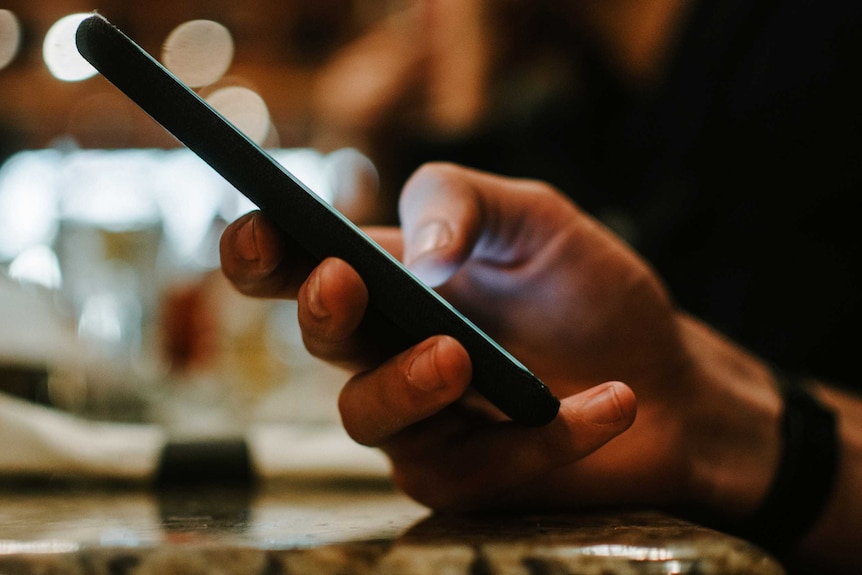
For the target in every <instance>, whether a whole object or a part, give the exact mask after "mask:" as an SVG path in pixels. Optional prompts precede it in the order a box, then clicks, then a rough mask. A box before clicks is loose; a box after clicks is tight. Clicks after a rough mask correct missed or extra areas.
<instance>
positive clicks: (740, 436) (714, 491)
mask: <svg viewBox="0 0 862 575" xmlns="http://www.w3.org/2000/svg"><path fill="white" fill-rule="evenodd" d="M682 323H683V327H682V329H683V330H684V331H685V332H686V334H685V337H684V340H685V341H686V342H688V346H689V350H690V351H689V353H690V356H691V357H692V361H691V372H690V374H689V376H688V377H689V378H690V380H691V382H692V386H693V388H694V389H696V390H697V391H696V393H695V394H694V396H693V397H694V399H693V403H694V405H692V406H691V407H692V408H691V409H689V410H687V414H686V417H687V421H686V426H685V427H686V429H687V430H688V433H687V436H688V442H689V444H688V450H689V454H690V461H691V468H690V493H689V495H690V500H691V502H692V503H693V504H694V505H695V506H696V507H698V508H700V509H702V510H704V511H706V512H707V513H709V514H712V515H715V516H716V517H717V518H719V519H720V520H728V521H733V520H735V519H741V518H744V517H746V516H748V515H750V514H751V513H753V512H754V511H755V510H756V509H757V508H758V507H759V505H760V503H761V501H762V500H763V498H764V497H765V496H766V494H767V492H768V491H769V489H770V486H771V485H772V481H773V479H774V476H775V472H776V468H777V467H778V462H779V459H780V452H781V439H780V421H781V409H782V404H781V397H780V394H779V392H778V391H777V389H776V386H775V380H774V376H773V374H772V372H771V370H770V369H769V366H768V365H767V364H766V363H764V362H762V361H760V360H758V359H757V358H755V357H753V356H752V355H750V354H749V353H747V352H745V351H744V350H742V349H741V348H739V347H738V346H736V345H734V344H733V343H731V342H729V341H728V340H727V339H725V338H724V337H723V336H721V335H720V334H718V333H716V332H714V331H712V330H711V329H710V328H708V327H707V326H705V325H703V324H702V323H700V322H698V321H696V320H694V319H692V318H687V317H686V318H683V320H682Z"/></svg>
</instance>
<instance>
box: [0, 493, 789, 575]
mask: <svg viewBox="0 0 862 575" xmlns="http://www.w3.org/2000/svg"><path fill="white" fill-rule="evenodd" d="M0 573H2V574H3V575H18V574H21V575H23V574H37V573H38V574H51V575H65V574H74V575H78V574H82V575H83V574H88V575H89V574H99V575H101V574H105V575H126V574H128V575H150V574H153V575H155V574H159V575H173V574H195V575H196V574H216V575H233V574H244V575H258V574H259V575H282V574H284V575H287V574H291V575H302V574H315V575H328V574H333V575H335V574H338V575H342V574H343V575H347V574H379V575H389V574H392V575H395V574H398V575H424V574H435V575H438V574H444V575H449V574H451V575H460V574H464V575H510V574H511V575H538V574H542V575H544V574H547V575H556V574H560V575H563V574H589V575H592V574H595V575H613V574H671V573H698V574H701V575H707V574H718V573H720V574H722V575H729V574H740V575H742V574H752V575H754V574H756V575H773V574H774V575H780V574H782V573H783V571H782V568H781V567H780V565H779V564H778V563H777V562H776V561H774V560H773V559H772V558H771V557H769V556H768V555H765V554H764V553H763V552H761V551H760V550H759V549H757V548H756V547H753V546H751V545H749V544H747V543H745V542H743V541H740V540H738V539H735V538H732V537H728V536H726V535H723V534H720V533H718V532H715V531H712V530H709V529H706V528H703V527H700V526H697V525H693V524H690V523H687V522H684V521H680V520H678V519H675V518H672V517H668V516H666V515H663V514H660V513H655V512H649V511H637V512H630V513H622V512H616V513H600V512H591V513H578V514H574V513H571V514H559V515H555V514H521V515H516V516H509V515H499V516H498V515H482V516H457V517H455V516H442V515H435V514H431V513H429V512H428V510H427V509H425V508H423V507H421V506H419V505H417V504H416V503H414V502H412V501H410V500H409V499H407V498H406V497H404V496H403V495H401V494H399V493H397V492H395V491H393V490H392V489H391V487H390V486H389V485H388V484H385V483H381V482H355V481H354V482H332V483H329V484H321V483H319V482H318V483H316V484H310V483H307V482H306V483H294V484H289V483H285V484H279V485H267V486H265V487H260V488H257V489H247V488H236V489H228V488H215V487H208V488H203V487H200V488H194V489H192V488H183V489H179V488H178V489H172V490H162V491H152V490H148V489H131V488H116V487H115V488H104V487H103V488H98V489H97V488H94V487H93V486H89V487H86V486H80V485H79V486H73V485H59V486H58V485H52V484H50V483H48V484H47V485H41V486H35V487H34V486H29V487H27V488H21V487H20V486H19V487H17V488H12V487H7V488H4V489H0Z"/></svg>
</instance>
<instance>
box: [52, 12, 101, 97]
mask: <svg viewBox="0 0 862 575" xmlns="http://www.w3.org/2000/svg"><path fill="white" fill-rule="evenodd" d="M90 16H91V14H88V13H78V14H69V15H68V16H64V17H62V18H60V19H59V20H57V21H56V22H55V23H54V24H53V25H52V26H51V28H50V29H49V30H48V33H47V34H46V35H45V41H44V43H43V44H42V57H43V58H44V59H45V65H46V66H48V70H49V71H50V72H51V74H52V75H53V76H54V77H55V78H57V79H58V80H63V81H65V82H78V81H80V80H86V79H87V78H90V77H92V76H95V75H96V69H95V68H93V66H91V65H90V63H89V62H87V61H86V60H85V59H84V57H83V56H81V54H79V53H78V48H77V46H76V44H75V32H76V31H77V30H78V25H79V24H80V23H81V22H82V21H83V20H84V19H86V18H88V17H90Z"/></svg>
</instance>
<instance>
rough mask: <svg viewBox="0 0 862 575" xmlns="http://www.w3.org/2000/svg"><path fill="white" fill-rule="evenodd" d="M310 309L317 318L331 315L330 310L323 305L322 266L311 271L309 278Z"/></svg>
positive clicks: (322, 318)
mask: <svg viewBox="0 0 862 575" xmlns="http://www.w3.org/2000/svg"><path fill="white" fill-rule="evenodd" d="M307 293H308V299H307V302H308V311H309V312H310V313H311V315H312V316H313V317H314V319H316V320H324V319H326V318H327V317H329V312H328V311H327V310H326V307H325V306H324V305H323V300H322V299H321V297H320V268H318V269H316V270H314V271H313V272H312V273H311V277H309V278H308V288H307Z"/></svg>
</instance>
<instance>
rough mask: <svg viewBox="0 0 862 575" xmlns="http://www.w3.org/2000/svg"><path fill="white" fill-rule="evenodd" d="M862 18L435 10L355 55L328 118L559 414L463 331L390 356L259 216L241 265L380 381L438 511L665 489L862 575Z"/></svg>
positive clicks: (802, 12)
mask: <svg viewBox="0 0 862 575" xmlns="http://www.w3.org/2000/svg"><path fill="white" fill-rule="evenodd" d="M860 24H862V5H859V4H857V3H854V2H849V1H838V0H830V1H829V2H827V3H826V4H823V3H818V4H814V3H812V2H810V1H807V0H780V1H765V0H757V1H755V2H750V1H748V2H746V1H742V0H732V1H731V2H710V1H706V0H702V1H700V2H683V1H680V0H646V1H634V0H612V1H607V0H606V1H592V0H581V1H578V2H567V3H562V4H561V3H551V2H538V3H524V2H519V1H517V0H509V1H504V0H499V1H493V0H485V1H482V0H472V1H469V2H466V1H461V2H459V1H457V0H439V1H435V2H430V1H429V2H421V1H419V2H416V3H414V4H412V5H411V6H410V7H409V9H408V10H407V11H405V12H404V13H401V14H398V15H396V16H393V18H392V19H391V20H389V21H387V22H384V23H383V24H382V25H381V26H380V27H379V28H377V29H375V30H373V31H371V32H370V33H369V34H368V35H367V36H365V37H363V38H360V39H359V40H357V42H355V43H354V44H352V45H351V46H348V47H347V48H345V50H344V51H343V52H342V53H341V54H340V55H338V56H337V57H336V59H335V60H333V62H332V63H331V64H330V66H329V68H328V70H327V71H326V73H325V74H324V75H323V76H322V77H321V82H320V93H321V96H320V98H318V99H317V101H318V105H319V106H320V116H321V118H323V119H325V120H326V122H327V123H328V125H327V126H326V128H327V133H328V134H329V135H328V136H327V137H336V136H335V135H334V134H337V135H338V136H337V137H346V138H354V139H356V140H359V139H361V140H363V141H364V142H365V143H366V145H368V146H371V147H374V148H375V149H376V150H377V152H376V153H377V154H378V156H379V161H380V166H381V172H382V173H386V174H387V175H388V177H389V178H390V181H391V182H393V184H392V185H393V186H395V185H399V184H400V183H401V179H403V180H405V181H406V184H405V185H404V189H403V192H402V193H401V196H400V201H399V203H398V206H399V210H398V218H399V222H398V223H399V224H400V228H374V229H370V230H369V231H370V233H372V235H373V237H375V239H377V240H378V241H380V243H381V244H382V245H384V246H385V247H386V248H387V249H389V250H391V251H392V252H393V253H394V254H395V255H397V256H398V257H400V258H402V259H403V260H404V261H405V263H406V264H407V265H408V266H409V267H410V268H411V269H413V270H414V271H415V272H416V273H417V275H419V277H420V278H422V279H424V280H425V281H426V282H428V283H429V284H430V285H433V286H435V287H436V288H437V289H438V290H439V291H440V292H441V293H442V294H443V295H444V296H445V297H446V298H447V299H448V300H449V301H451V302H452V303H453V304H454V305H455V306H456V307H457V308H458V309H460V310H462V311H463V312H465V313H466V314H467V315H468V316H469V317H471V318H472V319H474V320H475V321H476V322H477V323H478V324H479V325H480V326H481V327H483V328H485V329H486V330H487V331H488V332H489V334H490V335H491V336H493V337H494V338H496V339H497V340H498V341H499V342H500V343H502V344H503V345H504V346H505V347H506V348H507V349H509V350H510V351H512V352H513V353H514V354H515V355H516V356H517V357H518V358H519V359H521V360H522V361H523V362H524V363H525V364H526V365H527V366H528V367H530V368H531V370H532V371H534V372H535V373H536V374H537V375H538V376H539V377H540V378H542V379H543V380H545V381H546V382H547V383H548V384H549V385H550V386H551V387H552V389H553V390H554V391H555V392H556V393H557V394H558V396H559V397H561V398H563V406H562V409H561V412H560V415H559V416H558V417H557V419H556V420H555V421H554V422H553V423H552V424H550V425H549V426H547V427H544V428H539V429H527V428H522V427H519V426H517V425H513V424H511V423H508V422H505V421H502V420H501V418H500V417H499V415H498V414H497V413H495V412H494V410H493V409H491V408H490V406H488V405H487V404H485V403H483V402H482V401H481V400H477V399H476V398H475V397H474V396H473V394H472V393H471V392H470V391H469V388H468V384H469V380H470V363H469V358H468V357H467V356H466V353H465V352H464V350H463V348H461V347H460V345H458V344H457V342H454V341H452V340H451V339H449V338H446V337H437V338H432V339H431V340H429V341H426V342H423V343H421V344H419V345H418V346H416V347H414V348H412V349H409V350H407V351H404V352H401V353H398V354H395V353H394V352H389V353H387V352H385V351H384V352H381V351H380V350H374V349H373V346H371V345H369V342H367V341H366V340H364V339H363V338H362V327H361V318H362V313H363V311H364V308H365V304H366V301H367V293H366V292H365V291H364V285H363V284H362V281H361V279H360V278H359V277H358V276H356V274H355V272H353V270H352V269H351V268H350V267H349V266H347V265H345V264H344V262H340V261H338V260H327V261H325V262H323V263H322V264H320V265H315V264H313V263H311V262H309V261H308V260H307V259H306V258H305V257H304V256H303V254H298V253H296V252H294V251H292V250H291V248H290V247H289V246H288V245H286V244H285V243H283V242H282V241H281V240H280V239H279V237H278V235H277V234H276V233H275V231H274V229H273V227H272V226H271V224H270V223H269V222H268V221H267V220H266V218H265V217H263V216H262V215H260V214H257V213H254V214H251V215H248V216H245V217H243V218H241V219H240V220H239V221H237V222H235V223H234V224H232V225H231V226H230V227H228V229H227V230H226V232H225V234H224V236H223V238H222V265H223V269H224V271H225V273H226V274H227V275H228V277H229V278H230V279H231V280H232V281H233V282H234V283H235V285H236V286H237V287H238V288H239V289H240V290H241V291H243V292H244V293H247V294H250V295H256V296H264V297H296V298H298V300H299V320H300V325H301V327H302V329H303V332H304V338H305V342H306V345H307V347H308V348H309V349H310V350H311V351H312V353H314V354H316V355H318V356H319V357H322V358H324V359H327V360H329V361H332V362H335V363H338V364H340V365H345V366H348V367H350V368H351V369H352V370H353V371H354V372H355V374H356V375H355V376H354V377H353V378H352V379H351V380H350V381H349V382H348V383H347V384H346V386H345V388H344V390H343V391H342V394H341V398H340V402H339V404H340V409H341V415H342V420H343V422H344V425H345V427H346V428H347V430H348V432H349V433H350V434H351V435H352V436H353V437H354V438H355V439H356V440H357V441H359V442H361V443H364V444H367V445H373V446H378V447H380V448H382V449H383V450H384V451H385V452H386V453H387V454H388V455H389V457H390V459H391V460H392V462H393V474H394V478H395V480H396V482H397V484H398V485H399V486H400V487H401V488H402V489H404V490H405V491H406V492H407V493H408V494H410V495H412V496H413V497H415V498H416V499H418V500H419V501H421V502H423V503H425V504H427V505H429V506H431V507H433V508H435V509H441V510H465V509H500V508H548V509H577V508H581V507H584V506H595V505H649V506H659V507H662V508H665V509H668V510H671V511H675V512H681V513H685V514H687V515H689V516H692V517H695V518H698V519H700V520H702V521H704V522H706V523H708V524H711V525H716V526H719V527H722V528H725V529H728V530H731V531H732V532H735V533H739V534H741V535H744V536H745V537H749V538H750V539H752V540H753V541H756V542H758V543H760V544H762V545H764V546H766V547H767V548H769V549H771V550H773V551H775V552H776V553H778V554H779V555H780V556H781V557H782V558H786V559H787V560H788V565H789V566H790V568H791V571H796V570H800V571H802V570H804V569H805V567H806V566H813V569H814V571H815V572H828V571H842V570H843V571H846V572H851V573H852V572H858V571H859V569H860V561H862V559H860V557H859V556H858V553H857V549H858V547H859V545H860V543H862V541H860V538H862V488H860V485H862V441H860V439H859V438H860V437H862V401H860V399H859V397H858V394H856V392H854V391H853V390H852V388H856V389H858V388H859V386H860V384H859V383H858V379H859V377H858V374H857V362H856V356H855V353H856V347H857V341H858V338H857V336H856V332H857V328H858V326H859V325H860V322H862V301H860V298H862V285H861V284H862V282H860V280H859V279H858V275H859V274H857V273H856V271H855V268H856V266H857V264H858V262H859V261H860V259H859V255H860V254H859V250H860V246H862V242H860V240H859V239H858V237H857V234H856V233H855V231H856V230H855V226H856V219H857V217H858V214H859V213H860V209H859V208H860V199H859V198H860V194H859V190H860V185H862V181H860V180H862V162H860V161H859V158H860V157H862V139H860V138H859V135H860V133H862V114H860V112H859V110H858V104H857V103H858V102H859V101H860V97H862V93H860V92H862V83H860V82H858V81H857V79H856V76H857V73H858V72H857V70H858V64H859V62H860V57H862V37H860V35H859V34H858V32H857V30H858V28H859V25H860ZM350 86H354V88H353V89H348V88H349V87H350ZM428 161H445V162H448V163H432V164H428V165H426V166H425V167H422V168H419V166H420V165H423V164H425V162H428ZM454 163H458V164H463V165H466V166H469V168H467V167H460V166H457V165H455V164H454ZM416 168H419V169H418V171H415V172H414V170H415V169H416ZM476 168H478V169H479V170H481V171H479V170H476ZM491 172H493V174H492V173H491ZM408 173H413V175H412V176H409V177H408V176H407V174H408ZM567 196H568V197H567ZM573 200H574V201H573ZM394 217H395V216H394V215H393V220H394ZM501 310H502V312H501ZM620 382H625V383H620Z"/></svg>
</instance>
